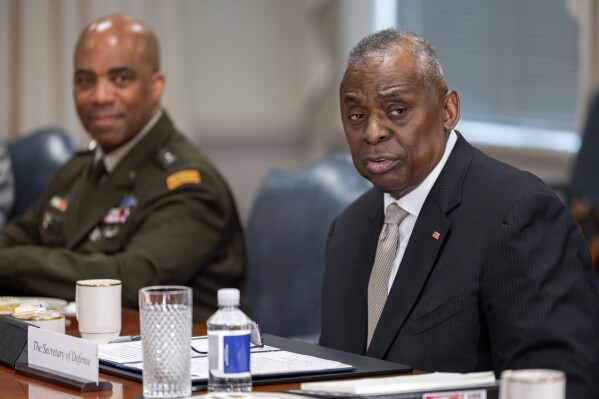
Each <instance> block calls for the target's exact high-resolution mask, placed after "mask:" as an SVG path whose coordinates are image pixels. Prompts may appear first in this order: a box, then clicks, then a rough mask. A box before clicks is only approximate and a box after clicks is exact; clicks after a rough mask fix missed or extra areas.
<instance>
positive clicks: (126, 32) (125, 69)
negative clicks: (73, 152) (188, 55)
mask: <svg viewBox="0 0 599 399" xmlns="http://www.w3.org/2000/svg"><path fill="white" fill-rule="evenodd" d="M73 61H74V67H75V75H74V85H73V89H74V95H75V106H76V107H77V113H78V114H79V118H80V119H81V122H82V123H83V125H84V126H85V127H86V129H87V131H88V132H89V133H90V135H91V136H92V137H93V138H94V139H95V140H96V141H97V142H98V144H99V145H100V146H101V147H102V149H103V150H104V152H106V153H108V152H110V151H113V150H115V149H117V148H119V147H120V146H122V145H123V144H125V143H127V142H128V141H129V140H131V139H132V138H133V137H135V136H136V135H137V134H138V133H139V132H140V131H142V129H143V127H144V126H146V125H147V124H148V122H149V121H150V120H151V119H152V117H153V116H154V115H156V113H157V112H159V110H160V97H161V95H162V92H163V88H164V76H162V74H161V73H160V72H159V55H158V42H157V40H156V36H155V35H154V33H153V32H152V30H151V29H150V28H149V27H148V26H146V24H145V23H143V22H142V21H139V20H137V19H134V18H130V17H127V16H124V15H108V16H105V17H102V18H99V19H97V20H96V21H94V22H92V23H91V24H90V25H88V26H87V27H86V28H85V29H84V30H83V32H82V33H81V36H80V37H79V41H78V42H77V46H76V47H75V56H74V60H73Z"/></svg>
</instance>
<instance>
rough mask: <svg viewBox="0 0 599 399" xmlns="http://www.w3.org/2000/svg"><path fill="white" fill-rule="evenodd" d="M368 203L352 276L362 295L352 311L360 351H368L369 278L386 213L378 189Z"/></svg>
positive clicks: (355, 336)
mask: <svg viewBox="0 0 599 399" xmlns="http://www.w3.org/2000/svg"><path fill="white" fill-rule="evenodd" d="M370 192H371V193H372V194H369V197H370V198H369V202H368V205H366V206H365V207H364V209H365V211H366V212H365V214H364V219H363V221H361V222H360V223H361V224H362V226H363V228H362V229H361V230H359V232H358V235H357V240H356V242H357V246H356V248H355V252H354V253H355V254H356V258H357V259H356V264H357V265H358V268H357V275H355V276H352V279H355V281H356V291H355V292H356V295H360V296H361V298H360V301H359V303H360V304H362V307H361V308H360V309H356V311H355V312H352V316H353V317H355V320H354V322H353V323H352V325H354V326H356V331H355V332H356V334H353V335H352V337H354V338H355V339H356V342H354V345H353V346H352V347H355V348H361V350H360V353H365V352H366V335H367V333H368V280H369V279H370V273H371V271H372V266H373V264H374V257H375V255H376V246H377V243H378V237H379V233H380V231H381V228H382V227H383V221H384V219H385V214H384V212H383V193H382V192H380V191H378V190H377V189H374V188H373V189H371V191H370Z"/></svg>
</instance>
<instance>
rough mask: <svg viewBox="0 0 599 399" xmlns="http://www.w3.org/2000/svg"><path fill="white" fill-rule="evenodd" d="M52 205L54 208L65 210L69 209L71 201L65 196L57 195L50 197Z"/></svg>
mask: <svg viewBox="0 0 599 399" xmlns="http://www.w3.org/2000/svg"><path fill="white" fill-rule="evenodd" d="M50 206H51V207H52V208H54V209H58V210H59V211H61V212H64V211H66V210H67V208H68V206H69V203H68V202H67V200H65V199H64V198H62V197H59V196H58V195H55V196H53V197H52V198H51V199H50Z"/></svg>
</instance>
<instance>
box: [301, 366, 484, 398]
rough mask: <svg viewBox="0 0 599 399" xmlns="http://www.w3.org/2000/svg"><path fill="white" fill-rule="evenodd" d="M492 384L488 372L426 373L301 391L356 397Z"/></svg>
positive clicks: (329, 384)
mask: <svg viewBox="0 0 599 399" xmlns="http://www.w3.org/2000/svg"><path fill="white" fill-rule="evenodd" d="M494 382H495V374H494V373H493V372H492V371H485V372H480V373H466V374H460V373H430V374H421V375H408V376H401V377H385V378H364V379H360V380H343V381H329V382H305V383H303V384H301V389H302V390H303V391H322V392H339V393H349V394H356V395H376V394H387V393H402V392H412V391H420V390H427V389H431V390H432V389H445V388H459V387H469V386H477V385H484V384H491V383H494Z"/></svg>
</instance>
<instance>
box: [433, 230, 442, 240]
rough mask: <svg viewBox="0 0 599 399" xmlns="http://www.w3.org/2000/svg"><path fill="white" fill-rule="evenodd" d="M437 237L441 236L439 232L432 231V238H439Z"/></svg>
mask: <svg viewBox="0 0 599 399" xmlns="http://www.w3.org/2000/svg"><path fill="white" fill-rule="evenodd" d="M439 237H441V233H439V232H438V231H434V232H433V238H434V239H435V240H438V239H439Z"/></svg>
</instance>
